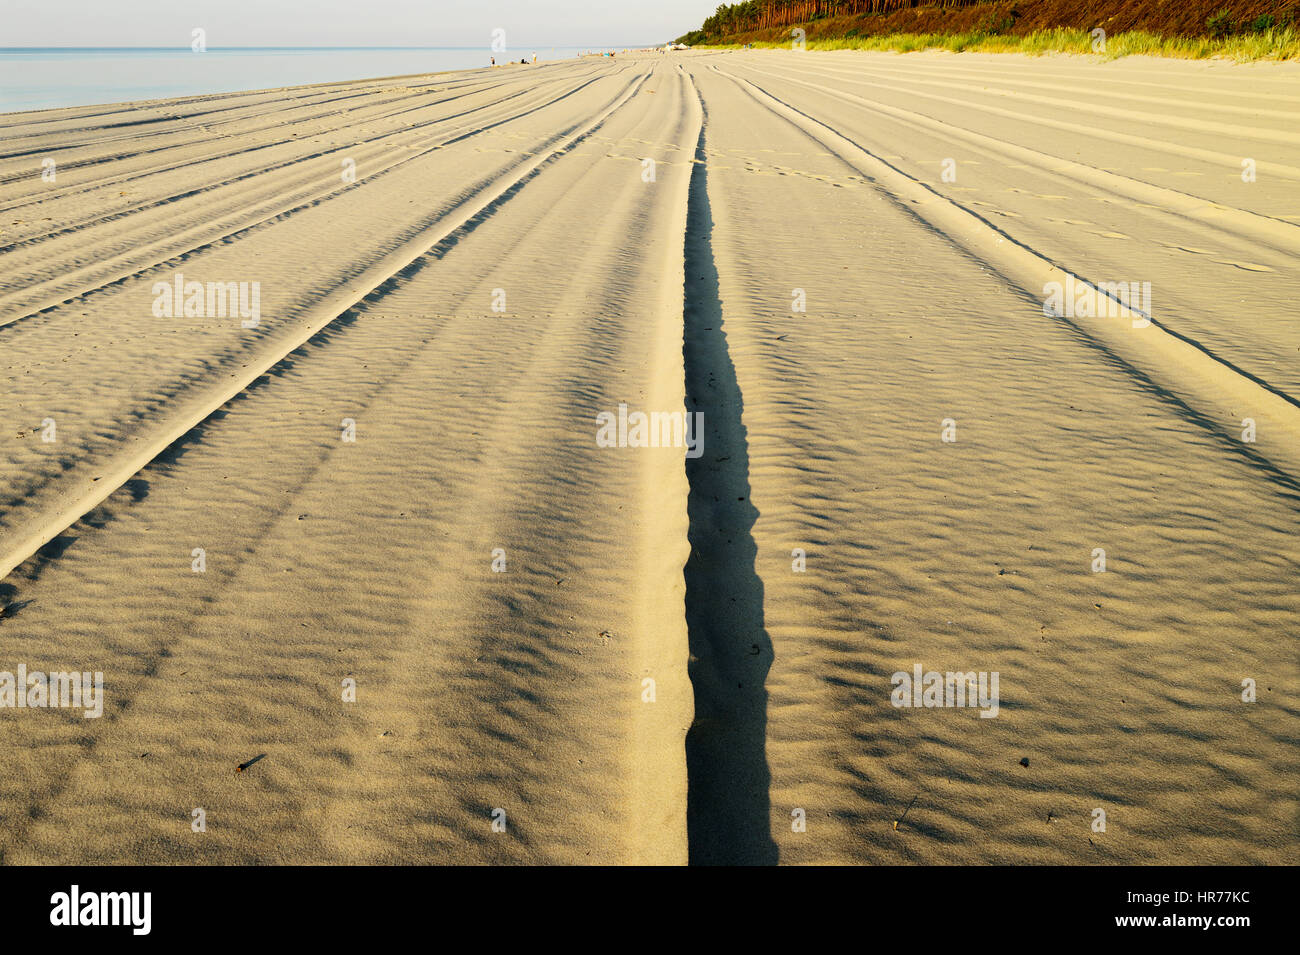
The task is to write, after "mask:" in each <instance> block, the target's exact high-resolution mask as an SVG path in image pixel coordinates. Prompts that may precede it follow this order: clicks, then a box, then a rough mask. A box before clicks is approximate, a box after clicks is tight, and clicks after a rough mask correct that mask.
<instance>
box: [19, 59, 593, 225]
mask: <svg viewBox="0 0 1300 955" xmlns="http://www.w3.org/2000/svg"><path fill="white" fill-rule="evenodd" d="M584 75H591V74H590V73H588V74H584ZM566 78H568V77H555V78H554V79H555V80H559V81H562V80H564V79H566ZM433 85H434V84H429V86H433ZM502 85H504V84H498V86H502ZM493 88H494V87H493V86H491V85H488V84H484V85H482V86H479V87H476V88H474V89H471V90H468V91H465V92H460V90H461V89H463V88H462V87H444V88H441V89H435V90H433V92H444V91H446V90H448V89H454V90H456V91H457V92H456V95H454V96H448V97H445V98H444V99H441V100H437V101H435V102H434V103H431V104H428V105H437V104H439V103H450V102H453V101H454V100H457V99H464V98H465V97H468V96H474V95H475V94H477V93H481V92H484V91H485V90H490V89H493ZM537 88H538V86H537V85H536V84H535V85H534V86H532V87H526V88H525V89H524V90H522V91H521V93H522V92H528V91H529V90H530V89H537ZM378 92H380V91H379V90H371V91H367V92H366V93H363V94H357V95H359V96H367V97H369V96H374V95H375V94H376V93H378ZM429 92H430V91H429V90H424V89H422V90H421V91H419V92H416V93H412V94H411V95H410V96H402V97H391V98H388V99H381V100H379V101H377V102H372V103H365V104H358V105H357V106H355V107H351V108H350V109H345V110H333V111H329V112H325V113H320V114H317V115H313V116H308V117H303V118H301V119H296V120H291V121H289V122H284V123H272V124H271V125H269V126H265V127H260V128H258V129H255V130H249V131H245V132H244V133H240V134H238V135H239V137H240V138H243V137H245V136H246V135H247V133H250V132H251V133H270V132H278V131H280V130H282V129H284V128H287V127H289V126H295V125H298V124H299V123H308V122H316V121H319V120H323V119H326V118H329V117H331V116H342V115H346V114H347V113H350V112H356V111H358V110H362V109H368V108H373V107H382V106H385V105H390V104H392V103H394V102H397V101H398V100H405V99H413V98H419V97H423V96H427V95H428V94H429ZM514 95H520V94H512V96H509V97H505V96H503V97H499V98H498V99H496V100H493V103H501V102H504V101H505V100H506V99H510V98H513V96H514ZM488 105H491V104H488ZM424 108H426V106H425V105H419V106H403V107H402V108H400V109H395V110H391V111H390V112H387V113H381V114H379V115H377V116H370V117H356V121H355V122H350V123H344V124H343V125H340V126H335V127H330V129H332V130H344V129H351V128H353V127H354V126H357V125H359V124H360V123H369V122H379V121H382V120H386V119H390V118H392V117H393V116H398V115H401V114H402V113H407V112H413V111H415V110H419V109H424ZM262 115H263V114H260V113H255V114H253V116H252V117H241V118H240V119H239V120H236V121H244V120H245V119H248V118H253V119H256V118H259V117H260V116H262ZM171 118H172V119H174V120H175V121H176V122H179V123H181V124H182V125H183V127H184V128H181V127H177V128H174V129H171V130H169V131H168V134H169V135H175V134H179V133H183V132H185V131H186V128H188V129H190V130H194V129H202V130H204V131H205V132H206V131H207V130H206V129H205V128H204V127H203V126H201V125H197V124H193V123H190V122H189V121H188V120H187V118H186V117H184V116H177V117H171ZM327 131H328V130H327ZM322 134H323V133H322ZM216 138H217V139H226V138H229V134H226V133H221V134H218V136H217V137H216ZM293 141H294V139H293V137H288V138H285V139H275V140H272V141H271V142H268V143H263V144H259V145H254V146H249V145H247V144H246V143H245V144H243V145H242V146H240V147H238V148H236V149H232V150H226V151H220V152H214V153H208V154H206V155H203V156H199V157H197V158H194V159H188V160H185V161H184V162H177V163H171V164H167V163H165V162H164V163H163V164H161V165H157V166H153V167H150V168H146V169H143V170H140V171H138V172H133V173H123V174H117V175H112V176H105V177H103V178H100V179H95V180H91V181H89V182H83V183H78V184H77V185H76V186H75V187H73V188H64V189H55V190H50V191H49V192H45V193H42V194H41V195H40V196H39V197H37V198H35V199H29V200H26V201H23V202H17V203H13V204H11V205H7V206H0V212H10V211H13V210H15V209H22V208H26V207H27V206H30V205H39V204H40V203H42V202H46V201H48V200H49V199H68V198H73V197H75V196H80V195H84V194H85V193H87V192H91V191H93V190H95V189H98V188H102V187H104V186H107V185H111V184H114V183H120V182H124V181H131V182H135V181H138V180H140V179H144V178H147V177H149V176H155V175H162V174H164V173H168V172H174V171H176V170H178V169H186V168H188V167H190V166H197V165H201V164H203V163H206V162H216V161H219V160H221V159H228V158H230V157H239V156H243V155H246V154H247V153H249V152H254V151H257V150H261V149H267V148H272V147H275V146H280V145H285V144H288V143H292V142H293ZM303 141H305V140H299V142H303ZM196 145H201V144H199V143H196V142H195V141H193V140H190V141H185V142H180V143H172V144H169V145H166V146H160V147H158V148H157V149H149V150H143V151H136V152H132V153H118V154H114V155H111V156H104V157H100V158H97V159H94V160H92V161H87V162H75V161H74V162H72V163H69V164H65V165H64V166H63V169H64V171H65V172H66V170H68V169H83V168H87V167H90V166H96V165H101V164H103V163H107V162H117V161H120V160H122V159H129V158H133V157H139V156H148V155H151V154H153V153H165V152H169V151H171V150H177V149H185V148H190V147H194V146H196ZM65 148H68V147H62V146H55V147H52V148H49V149H41V150H36V151H35V152H36V153H50V152H56V153H57V152H58V151H59V150H60V149H65ZM28 179H30V175H29V174H26V173H25V174H23V175H21V176H11V177H8V178H5V179H0V186H5V185H10V184H12V183H15V182H26V181H27V180H28Z"/></svg>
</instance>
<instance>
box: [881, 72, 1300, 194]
mask: <svg viewBox="0 0 1300 955" xmlns="http://www.w3.org/2000/svg"><path fill="white" fill-rule="evenodd" d="M863 82H864V83H869V81H863ZM871 85H875V86H878V87H880V88H881V89H887V90H893V91H894V92H896V93H903V94H905V95H907V96H922V97H925V98H926V99H932V100H938V101H939V102H942V103H950V104H952V105H954V106H960V107H961V108H963V109H974V110H979V111H980V112H983V113H992V114H993V115H995V116H1004V117H1007V118H1009V119H1014V120H1016V121H1017V122H1024V123H1036V124H1038V125H1039V126H1048V127H1051V128H1052V129H1064V130H1066V131H1067V132H1071V133H1075V134H1078V133H1079V132H1080V131H1081V129H1086V131H1087V133H1088V135H1089V136H1092V137H1094V138H1097V139H1109V140H1110V141H1112V142H1117V143H1123V144H1125V145H1129V146H1137V147H1139V148H1142V149H1153V150H1156V151H1158V152H1166V153H1171V154H1173V155H1175V156H1182V157H1183V158H1185V159H1199V160H1202V161H1205V162H1211V163H1214V164H1216V165H1217V164H1220V163H1222V164H1225V165H1226V166H1228V168H1231V169H1240V168H1241V157H1240V156H1230V155H1229V154H1227V153H1221V152H1216V151H1215V150H1212V149H1201V148H1199V147H1196V146H1180V145H1177V144H1176V143H1168V142H1165V141H1163V140H1159V139H1149V138H1147V137H1145V136H1134V135H1131V134H1129V133H1121V132H1118V131H1116V130H1110V129H1103V128H1101V127H1099V126H1095V125H1094V126H1087V127H1081V126H1080V124H1078V123H1067V122H1063V121H1061V120H1057V119H1050V118H1048V117H1046V116H1034V115H1032V114H1030V113H1024V112H1016V111H1015V110H1012V109H1003V108H1001V107H999V106H989V105H986V104H983V103H973V102H971V101H969V100H963V99H955V98H953V97H951V96H940V95H938V94H937V93H926V92H924V91H923V90H916V89H906V88H904V87H900V86H888V85H886V84H884V83H874V84H871ZM1257 168H1258V169H1261V170H1264V171H1266V172H1271V173H1273V174H1274V175H1278V176H1284V177H1286V178H1288V179H1300V166H1288V165H1286V164H1284V163H1276V162H1269V161H1262V162H1259V163H1258V164H1257Z"/></svg>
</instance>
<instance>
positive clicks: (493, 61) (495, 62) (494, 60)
mask: <svg viewBox="0 0 1300 955" xmlns="http://www.w3.org/2000/svg"><path fill="white" fill-rule="evenodd" d="M492 65H493V66H496V65H497V58H496V57H495V56H494V57H492Z"/></svg>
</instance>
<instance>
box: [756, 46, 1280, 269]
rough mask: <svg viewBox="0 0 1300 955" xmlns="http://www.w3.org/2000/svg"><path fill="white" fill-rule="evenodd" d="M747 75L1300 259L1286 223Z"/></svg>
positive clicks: (883, 107) (880, 107)
mask: <svg viewBox="0 0 1300 955" xmlns="http://www.w3.org/2000/svg"><path fill="white" fill-rule="evenodd" d="M751 71H752V72H754V73H761V74H762V75H764V76H771V77H773V78H774V79H780V80H784V81H786V82H790V83H797V84H799V85H801V86H807V87H809V88H810V89H815V90H819V91H821V92H823V93H827V94H829V95H831V96H837V97H839V98H840V99H843V100H848V101H852V102H854V103H857V104H859V105H862V106H865V107H866V108H868V109H872V110H875V111H877V112H880V113H884V114H886V115H889V116H894V117H897V118H899V119H903V120H905V121H908V122H911V123H914V124H915V125H917V126H921V127H924V128H928V129H931V130H933V131H935V132H938V133H942V134H944V135H946V136H951V137H954V138H957V139H965V140H967V141H968V142H971V143H974V144H976V145H979V146H984V147H987V148H988V149H991V150H993V151H995V152H1001V153H1002V154H1004V155H1006V156H1008V157H1010V158H1013V159H1019V160H1022V161H1024V162H1027V163H1030V164H1031V165H1035V166H1038V167H1040V168H1042V169H1045V170H1047V171H1048V172H1053V173H1058V174H1060V175H1063V176H1066V177H1070V178H1074V179H1077V180H1080V181H1082V182H1086V183H1088V184H1090V185H1094V186H1097V187H1098V188H1101V189H1107V190H1110V191H1112V192H1117V193H1119V194H1120V195H1125V196H1128V197H1129V198H1130V199H1136V200H1138V201H1139V202H1149V203H1152V204H1154V205H1160V206H1163V207H1165V208H1166V209H1168V210H1169V211H1170V212H1176V213H1178V214H1180V215H1184V216H1187V217H1188V218H1192V219H1196V220H1198V221H1200V222H1204V223H1205V224H1207V225H1210V226H1214V227H1216V228H1219V229H1224V228H1225V226H1227V227H1230V228H1232V229H1236V230H1239V231H1240V232H1241V233H1242V237H1243V238H1247V237H1248V238H1249V239H1250V240H1251V241H1254V242H1259V243H1262V244H1264V245H1268V246H1271V247H1273V248H1277V249H1279V250H1282V251H1286V252H1291V253H1294V254H1297V255H1300V226H1295V225H1292V224H1291V223H1289V222H1284V221H1282V220H1281V219H1274V218H1272V217H1271V216H1262V215H1259V214H1257V213H1254V212H1249V211H1247V210H1245V209H1238V208H1236V207H1235V206H1225V205H1223V204H1222V203H1218V202H1215V201H1213V200H1211V199H1202V198H1200V197H1199V196H1193V195H1190V194H1188V193H1185V192H1178V191H1177V190H1175V189H1168V188H1165V187H1164V186H1156V185H1153V184H1151V183H1147V182H1143V181H1142V180H1140V179H1131V178H1129V177H1128V176H1121V175H1119V174H1118V173H1113V172H1107V171H1106V170H1104V169H1098V168H1097V167H1096V166H1089V165H1087V164H1086V163H1080V162H1075V161H1074V160H1072V159H1062V158H1060V157H1058V156H1053V155H1050V154H1049V153H1044V152H1039V151H1038V150H1036V149H1030V148H1029V147H1028V146H1021V145H1018V144H1017V143H1012V142H1008V141H1005V140H1001V139H996V138H995V137H992V136H986V135H984V134H983V133H980V132H976V131H975V130H971V129H966V128H964V127H961V126H954V125H952V124H951V123H946V122H944V121H943V120H940V119H934V118H933V117H930V116H927V115H925V114H924V113H917V112H914V111H912V110H908V109H902V108H901V107H897V106H889V105H887V104H885V103H878V102H876V101H875V100H870V99H866V98H864V97H862V96H857V95H855V94H853V93H846V92H844V91H843V90H837V89H834V88H832V87H829V86H822V85H820V84H817V83H809V82H807V81H805V80H796V79H794V78H793V77H789V76H782V75H780V74H777V73H768V72H766V71H765V70H757V69H752V68H751Z"/></svg>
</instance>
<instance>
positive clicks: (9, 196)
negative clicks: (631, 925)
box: [0, 50, 1300, 865]
mask: <svg viewBox="0 0 1300 955" xmlns="http://www.w3.org/2000/svg"><path fill="white" fill-rule="evenodd" d="M1297 80H1300V64H1295V63H1254V64H1249V65H1234V64H1231V63H1227V62H1220V61H1209V62H1192V61H1186V62H1184V61H1175V60H1154V59H1151V60H1148V59H1139V58H1128V59H1122V60H1118V61H1114V62H1103V61H1100V60H1090V59H1085V58H1082V57H1067V56H1057V57H1042V58H1028V57H1021V56H1018V55H978V54H961V55H952V54H941V53H917V54H908V55H905V56H899V55H893V54H883V53H879V54H878V53H865V52H855V51H844V52H834V53H820V52H794V51H759V50H752V51H740V52H714V53H709V52H698V53H686V52H682V53H672V54H650V55H627V56H624V55H622V54H620V55H618V56H616V57H614V58H612V59H611V58H607V57H581V58H575V59H572V60H567V61H562V62H554V63H539V64H537V65H535V66H533V65H530V66H522V65H514V66H508V67H500V68H497V69H481V70H472V71H465V72H457V73H440V74H429V75H423V76H407V77H398V78H392V79H385V80H369V81H352V82H339V83H330V84H319V85H314V86H303V87H292V88H287V89H278V90H267V91H259V92H251V93H236V94H221V95H205V96H192V97H186V98H181V99H169V100H154V101H147V102H135V103H124V104H116V105H103V106H88V107H70V108H63V109H52V110H44V111H34V112H23V113H8V114H0V137H2V142H0V213H2V214H0V264H2V265H3V268H0V575H2V576H0V608H2V609H0V672H3V671H11V672H12V671H15V670H16V668H17V667H18V666H19V665H23V666H25V667H26V668H27V670H29V671H37V670H39V671H43V672H51V673H52V672H56V671H76V672H79V673H80V672H94V673H102V676H103V680H102V683H103V690H102V715H99V716H96V717H90V718H88V717H87V716H86V714H85V713H84V712H83V709H81V708H71V707H52V706H46V707H36V706H33V707H26V708H20V707H18V706H17V705H15V704H10V705H3V704H4V698H3V684H2V681H0V748H3V749H4V751H5V752H6V753H7V754H8V756H9V758H8V759H7V760H5V761H4V762H3V764H0V861H2V862H5V863H11V864H24V863H33V862H45V863H107V864H117V863H127V862H131V863H180V864H191V863H200V864H205V863H216V864H247V863H309V864H367V863H394V862H396V863H444V862H446V863H652V864H665V863H666V864H681V863H687V862H692V863H706V864H707V863H778V862H779V863H782V864H809V863H832V864H840V863H850V864H858V863H873V864H889V863H894V864H897V863H924V864H943V863H967V864H970V863H998V864H1033V863H1056V864H1077V865H1105V864H1120V863H1147V864H1152V863H1154V864H1172V863H1195V864H1246V863H1250V864H1253V863H1270V864H1279V863H1292V864H1294V863H1295V862H1296V861H1297V859H1298V858H1300V856H1298V854H1297V842H1298V837H1297V829H1298V826H1297V820H1300V805H1298V803H1297V793H1296V787H1295V779H1296V774H1297V770H1298V769H1300V766H1298V763H1300V758H1298V757H1297V747H1296V742H1297V738H1298V737H1300V708H1298V707H1297V703H1296V691H1297V688H1298V680H1297V678H1298V677H1300V666H1298V657H1297V653H1296V642H1295V641H1296V637H1297V634H1298V633H1300V589H1298V588H1297V581H1298V580H1300V321H1297V319H1296V314H1295V308H1296V294H1297V291H1298V290H1300V275H1298V270H1297V262H1300V83H1298V82H1297ZM196 283H197V284H196ZM1117 288H1118V291H1116V289H1117ZM196 289H197V291H196ZM1053 289H1059V290H1060V295H1059V296H1054V293H1053ZM1129 292H1132V296H1131V297H1129V295H1128V293H1129ZM641 413H644V414H646V415H650V414H652V413H660V414H662V415H665V416H671V415H690V416H695V415H702V418H700V419H696V418H694V417H685V416H683V417H682V418H681V419H680V420H682V421H683V422H684V423H685V424H684V427H685V429H686V431H685V432H683V433H682V434H681V435H672V432H671V428H669V427H667V426H665V428H664V431H663V432H662V435H661V433H660V432H658V431H655V432H654V436H655V437H656V438H657V437H660V436H672V438H673V440H671V441H668V440H665V441H663V442H660V441H654V442H647V443H653V444H659V445H660V446H637V443H638V442H637V438H636V432H635V428H634V425H635V420H636V419H635V417H629V416H635V415H637V414H641ZM602 416H607V417H602ZM655 420H656V421H657V420H659V419H655ZM664 420H668V419H667V418H665V419H664ZM674 420H676V419H674ZM694 420H700V421H701V422H702V426H701V428H700V430H699V431H698V432H697V433H694V434H693V435H691V434H690V433H689V429H690V423H691V422H692V421H694ZM602 421H605V422H609V421H613V422H616V424H615V425H611V430H610V431H609V433H608V435H606V436H607V437H609V436H612V437H610V440H605V438H604V437H602V436H601V434H600V433H599V429H600V427H601V422H602ZM679 438H680V440H679ZM688 438H689V439H690V442H693V443H688V440H687V439H688ZM918 667H919V671H918V670H917V668H918ZM930 671H938V672H940V673H950V672H956V673H958V674H969V675H970V677H971V678H972V682H971V683H970V686H969V687H967V686H963V689H969V690H970V699H969V700H968V703H967V705H964V706H963V705H951V695H950V696H949V697H948V705H930V704H929V703H928V702H924V701H923V697H922V695H921V691H920V688H919V687H918V688H917V693H916V696H915V697H912V696H910V694H909V695H908V696H907V698H906V700H905V705H900V703H899V699H898V695H897V686H898V680H897V679H896V675H897V674H905V675H910V674H912V673H914V672H920V673H922V674H924V673H927V672H930ZM977 674H978V675H984V674H995V675H996V676H997V680H998V682H997V688H998V689H997V694H996V697H997V698H996V700H995V702H994V703H993V704H992V705H976V701H977V695H976V692H975V689H974V687H975V686H976V685H977V684H979V680H978V679H977V678H976V676H977ZM196 810H201V811H202V812H201V819H202V821H203V823H204V825H203V827H202V828H196V820H198V819H200V815H196ZM1099 811H1100V813H1101V815H1100V816H1099V815H1098V812H1099ZM1099 821H1101V823H1102V825H1101V827H1100V828H1098V822H1099Z"/></svg>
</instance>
